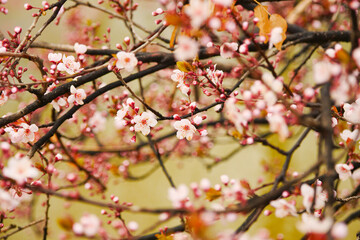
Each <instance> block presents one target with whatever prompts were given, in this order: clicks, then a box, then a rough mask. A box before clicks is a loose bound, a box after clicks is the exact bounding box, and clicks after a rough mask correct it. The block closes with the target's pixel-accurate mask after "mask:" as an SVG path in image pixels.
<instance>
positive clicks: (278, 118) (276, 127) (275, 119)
mask: <svg viewBox="0 0 360 240" xmlns="http://www.w3.org/2000/svg"><path fill="white" fill-rule="evenodd" d="M266 119H267V120H268V121H269V123H270V131H272V132H276V133H278V134H279V136H280V139H281V140H285V139H286V138H287V137H289V135H290V132H289V128H288V125H287V124H286V121H285V119H284V117H283V116H282V115H281V114H280V113H268V114H267V115H266Z"/></svg>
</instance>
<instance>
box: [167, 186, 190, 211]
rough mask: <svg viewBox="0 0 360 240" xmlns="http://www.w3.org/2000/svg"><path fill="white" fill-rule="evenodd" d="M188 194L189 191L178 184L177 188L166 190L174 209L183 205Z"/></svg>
mask: <svg viewBox="0 0 360 240" xmlns="http://www.w3.org/2000/svg"><path fill="white" fill-rule="evenodd" d="M188 194H189V189H188V187H187V186H186V185H184V184H180V185H179V186H178V187H177V188H169V190H168V198H169V200H170V201H171V202H172V203H173V206H174V207H175V208H180V207H182V205H183V203H184V202H185V201H186V200H187V198H188Z"/></svg>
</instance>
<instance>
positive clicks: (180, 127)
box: [174, 119, 196, 141]
mask: <svg viewBox="0 0 360 240" xmlns="http://www.w3.org/2000/svg"><path fill="white" fill-rule="evenodd" d="M174 128H175V129H176V130H177V133H176V137H177V138H178V139H184V138H186V139H187V140H188V141H190V140H191V139H192V138H193V135H194V133H195V132H196V128H195V126H194V125H192V124H191V123H190V121H189V120H187V119H181V120H180V121H176V122H175V123H174Z"/></svg>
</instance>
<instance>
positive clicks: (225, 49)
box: [220, 42, 239, 58]
mask: <svg viewBox="0 0 360 240" xmlns="http://www.w3.org/2000/svg"><path fill="white" fill-rule="evenodd" d="M238 48H239V45H238V44H237V43H236V42H231V43H229V42H227V43H224V44H223V45H221V47H220V56H221V57H223V58H233V57H235V56H236V52H237V50H238Z"/></svg>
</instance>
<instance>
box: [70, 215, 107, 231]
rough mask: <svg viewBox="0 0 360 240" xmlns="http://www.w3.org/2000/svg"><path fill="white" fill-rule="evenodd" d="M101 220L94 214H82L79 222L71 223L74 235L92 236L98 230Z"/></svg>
mask: <svg viewBox="0 0 360 240" xmlns="http://www.w3.org/2000/svg"><path fill="white" fill-rule="evenodd" d="M100 226H101V222H100V220H99V218H98V217H97V216H96V215H94V214H84V215H83V216H82V217H81V218H80V222H77V223H75V224H74V225H73V231H74V233H75V234H76V235H85V236H86V237H94V236H95V235H96V234H97V233H98V232H99V230H100Z"/></svg>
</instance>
